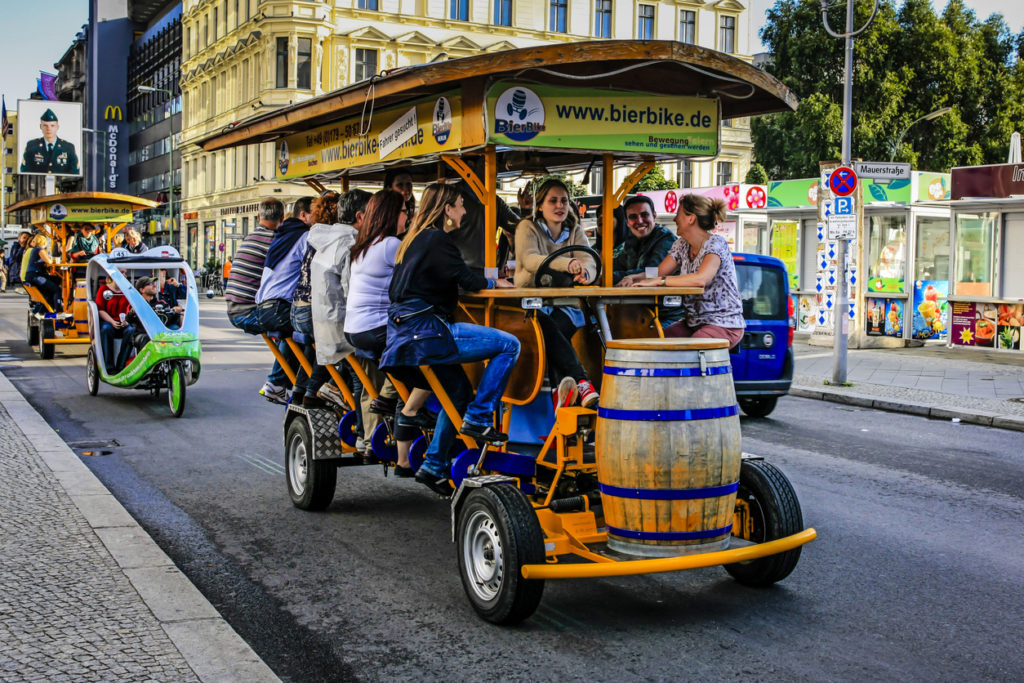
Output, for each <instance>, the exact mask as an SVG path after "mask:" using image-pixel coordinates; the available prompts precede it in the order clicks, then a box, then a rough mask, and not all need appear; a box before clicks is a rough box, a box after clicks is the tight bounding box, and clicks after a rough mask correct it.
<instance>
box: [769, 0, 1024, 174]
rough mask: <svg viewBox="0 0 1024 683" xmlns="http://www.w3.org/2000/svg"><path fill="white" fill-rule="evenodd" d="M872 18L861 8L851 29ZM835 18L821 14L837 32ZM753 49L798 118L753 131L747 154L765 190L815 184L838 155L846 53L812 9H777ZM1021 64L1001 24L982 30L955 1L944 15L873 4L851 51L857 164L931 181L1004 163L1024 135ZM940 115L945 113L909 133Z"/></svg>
mask: <svg viewBox="0 0 1024 683" xmlns="http://www.w3.org/2000/svg"><path fill="white" fill-rule="evenodd" d="M870 11H871V5H870V3H868V2H864V1H862V2H860V3H858V5H857V7H856V9H855V15H856V17H857V18H856V22H855V23H856V25H857V26H862V25H863V24H864V22H865V21H866V20H867V17H868V15H869V13H870ZM844 15H845V5H840V4H837V5H835V6H834V7H832V8H830V9H829V24H830V26H831V27H832V28H833V29H834V30H835V29H838V28H841V27H842V26H843V25H844ZM761 38H762V40H763V41H764V42H765V44H766V45H767V46H768V47H769V48H770V50H771V52H772V59H771V62H770V63H769V65H768V66H767V67H766V68H767V70H768V71H769V72H770V73H772V74H773V75H774V76H775V77H776V78H778V79H780V80H781V81H782V82H783V83H784V84H785V85H786V86H787V87H789V88H790V89H791V90H792V91H793V92H794V94H796V95H797V97H799V98H800V100H801V101H800V107H799V108H798V110H797V111H796V112H791V113H783V114H772V115H768V116H762V117H759V118H756V119H754V121H753V122H752V125H751V132H752V137H753V139H754V153H755V155H756V157H757V159H758V161H759V162H760V163H761V164H763V165H764V166H765V168H766V170H767V172H768V175H769V177H771V178H793V177H808V176H815V175H817V174H818V162H819V161H821V160H829V159H838V158H839V157H840V153H841V146H842V96H843V54H842V50H843V41H842V40H838V39H835V38H832V37H831V36H829V35H828V34H827V33H826V32H825V30H824V27H823V26H822V22H821V5H820V2H819V0H779V1H778V2H777V3H776V4H775V5H774V6H773V7H772V8H771V9H770V10H769V11H768V23H767V24H766V25H765V27H764V28H763V29H762V31H761ZM1022 53H1024V32H1021V34H1020V35H1017V36H1013V35H1011V33H1010V31H1009V29H1008V28H1007V26H1006V23H1005V22H1004V21H1003V18H1002V16H1001V15H998V14H996V15H993V16H991V17H990V18H989V19H987V20H985V21H984V22H982V21H979V20H978V19H977V18H976V17H975V15H974V13H973V12H972V11H971V10H969V9H967V8H966V7H965V6H964V4H963V0H950V2H949V4H948V5H947V7H946V9H945V10H944V11H943V13H942V14H941V15H937V14H936V13H935V10H934V9H933V8H932V5H931V2H930V1H929V0H905V1H904V2H903V3H902V5H899V6H898V7H897V5H896V3H895V1H894V0H880V3H879V9H878V14H877V16H876V17H875V20H874V22H873V23H872V25H871V27H870V28H869V29H868V30H867V31H865V33H863V34H862V35H861V36H859V37H858V38H857V39H856V41H855V42H854V55H855V59H854V91H853V112H852V115H851V118H852V122H853V138H852V151H853V156H854V158H864V159H883V160H887V159H889V158H890V156H893V155H895V158H896V159H897V160H899V161H909V162H911V163H912V164H913V165H914V167H915V168H919V169H922V170H932V171H947V170H949V168H950V167H951V166H958V165H968V164H978V163H998V162H1002V161H1004V160H1005V155H1006V145H1007V143H1008V141H1009V135H1010V133H1011V132H1012V131H1013V130H1014V127H1015V126H1016V127H1017V128H1019V127H1021V125H1022V123H1024V103H1022V102H1021V98H1020V93H1021V92H1022V85H1024V66H1022V60H1021V59H1019V56H1020V55H1021V54H1022ZM943 107H952V108H953V110H952V112H950V113H949V114H946V115H945V116H942V117H940V118H937V119H933V120H930V121H922V122H918V123H914V122H915V121H916V120H917V119H918V118H920V117H922V116H924V115H925V114H928V113H930V112H933V111H935V110H937V109H941V108H943ZM912 123H913V124H914V125H911V124H912ZM908 127H909V128H908ZM903 131H906V134H905V136H904V137H903V142H902V144H900V145H899V148H898V149H897V148H896V142H897V140H898V139H899V137H900V134H901V133H902V132H903Z"/></svg>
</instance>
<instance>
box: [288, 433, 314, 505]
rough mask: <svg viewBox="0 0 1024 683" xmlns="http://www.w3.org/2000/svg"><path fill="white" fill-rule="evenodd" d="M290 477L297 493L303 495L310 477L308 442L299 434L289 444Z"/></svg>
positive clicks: (293, 488)
mask: <svg viewBox="0 0 1024 683" xmlns="http://www.w3.org/2000/svg"><path fill="white" fill-rule="evenodd" d="M288 479H289V480H290V481H291V483H292V490H293V491H295V494H296V495H299V496H301V495H302V493H303V492H304V491H305V490H306V481H307V480H308V479H309V460H308V458H307V457H306V443H305V442H304V441H303V440H302V436H301V435H299V434H296V435H294V436H293V437H292V440H291V442H290V443H289V444H288Z"/></svg>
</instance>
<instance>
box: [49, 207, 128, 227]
mask: <svg viewBox="0 0 1024 683" xmlns="http://www.w3.org/2000/svg"><path fill="white" fill-rule="evenodd" d="M131 220H132V209H131V206H130V205H127V204H106V203H103V202H96V203H90V204H62V203H60V202H54V203H52V204H47V205H46V206H45V207H40V208H37V209H33V210H32V222H33V223H41V222H44V221H62V222H65V223H92V222H96V223H130V222H131Z"/></svg>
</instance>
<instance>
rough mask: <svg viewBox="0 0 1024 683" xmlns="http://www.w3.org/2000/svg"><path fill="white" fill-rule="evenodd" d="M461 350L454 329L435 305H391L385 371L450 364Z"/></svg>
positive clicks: (417, 301) (419, 301) (383, 357)
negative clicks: (404, 367)
mask: <svg viewBox="0 0 1024 683" xmlns="http://www.w3.org/2000/svg"><path fill="white" fill-rule="evenodd" d="M458 350H459V347H458V346H457V345H456V344H455V338H454V337H453V336H452V331H451V329H450V328H449V327H448V324H447V323H446V322H445V321H444V320H443V319H442V318H441V317H440V316H439V315H437V313H436V312H435V310H434V306H433V305H432V304H429V303H427V302H426V301H423V300H422V299H411V300H408V301H403V302H400V303H393V304H391V307H390V308H389V309H388V343H387V347H386V348H385V349H384V353H383V354H382V355H381V359H380V366H381V368H385V369H386V368H392V367H403V366H417V365H431V364H435V363H437V364H441V363H447V362H450V361H451V360H452V359H454V358H456V357H457V356H458Z"/></svg>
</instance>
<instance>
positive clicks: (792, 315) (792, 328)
mask: <svg viewBox="0 0 1024 683" xmlns="http://www.w3.org/2000/svg"><path fill="white" fill-rule="evenodd" d="M788 298H789V334H788V335H787V340H786V346H792V345H793V333H794V332H796V310H795V309H794V307H793V297H788Z"/></svg>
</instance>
